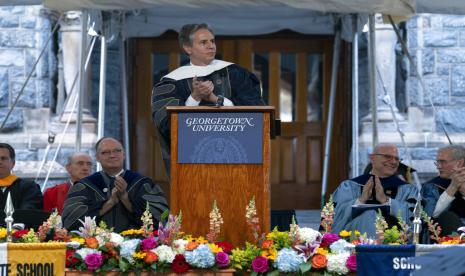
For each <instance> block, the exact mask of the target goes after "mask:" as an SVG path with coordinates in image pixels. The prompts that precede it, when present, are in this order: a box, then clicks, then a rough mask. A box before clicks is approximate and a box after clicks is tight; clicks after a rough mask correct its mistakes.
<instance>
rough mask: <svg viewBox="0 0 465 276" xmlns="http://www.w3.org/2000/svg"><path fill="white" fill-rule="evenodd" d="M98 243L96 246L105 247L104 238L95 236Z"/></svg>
mask: <svg viewBox="0 0 465 276" xmlns="http://www.w3.org/2000/svg"><path fill="white" fill-rule="evenodd" d="M95 238H96V239H97V241H98V246H99V247H101V246H104V245H105V240H106V239H105V237H104V236H96V237H95Z"/></svg>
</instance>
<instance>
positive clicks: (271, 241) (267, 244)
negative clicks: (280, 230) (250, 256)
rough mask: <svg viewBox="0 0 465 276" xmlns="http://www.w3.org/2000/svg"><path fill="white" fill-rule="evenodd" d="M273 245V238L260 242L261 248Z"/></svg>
mask: <svg viewBox="0 0 465 276" xmlns="http://www.w3.org/2000/svg"><path fill="white" fill-rule="evenodd" d="M272 245H273V240H264V241H263V243H262V249H269V248H270V247H271V246H272Z"/></svg>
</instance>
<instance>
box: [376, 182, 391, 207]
mask: <svg viewBox="0 0 465 276" xmlns="http://www.w3.org/2000/svg"><path fill="white" fill-rule="evenodd" d="M375 191H376V200H377V201H379V203H386V202H387V201H388V197H387V196H386V194H385V193H384V188H383V185H381V180H379V177H377V176H375Z"/></svg>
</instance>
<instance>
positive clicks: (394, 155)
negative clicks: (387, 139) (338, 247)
mask: <svg viewBox="0 0 465 276" xmlns="http://www.w3.org/2000/svg"><path fill="white" fill-rule="evenodd" d="M370 161H371V164H372V170H371V172H370V173H368V174H363V175H361V176H358V177H356V178H353V179H349V180H345V181H343V182H342V183H341V184H340V185H339V187H338V188H337V189H336V191H335V192H334V194H333V200H334V203H335V205H336V207H335V214H334V223H333V232H334V233H339V232H340V231H342V230H358V231H360V232H361V233H362V234H363V233H367V235H368V237H371V238H375V237H376V228H375V219H376V210H374V209H366V210H365V211H362V212H360V213H357V214H356V215H354V214H353V213H352V205H360V204H382V205H386V207H387V208H382V210H383V209H384V210H386V209H388V210H389V211H388V212H383V216H384V218H385V219H386V222H387V223H388V224H389V226H393V225H395V224H396V223H397V216H398V215H400V217H401V218H402V220H404V221H405V222H407V223H409V224H410V223H411V221H412V220H413V218H412V216H413V209H414V207H415V203H416V199H417V198H418V193H419V191H418V189H417V187H416V186H415V185H413V184H408V183H406V182H405V181H403V180H402V179H401V178H399V176H398V175H397V169H398V166H399V162H400V159H399V155H398V150H397V147H396V146H395V145H393V144H388V143H383V144H378V145H377V146H376V147H375V148H374V150H373V153H372V154H370Z"/></svg>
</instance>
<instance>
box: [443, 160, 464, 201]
mask: <svg viewBox="0 0 465 276" xmlns="http://www.w3.org/2000/svg"><path fill="white" fill-rule="evenodd" d="M451 180H452V181H451V183H450V185H449V187H447V189H446V191H447V193H448V194H449V195H450V196H454V195H455V193H456V192H457V191H459V192H460V193H461V194H462V196H465V167H460V168H454V169H453V172H452V175H451Z"/></svg>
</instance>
